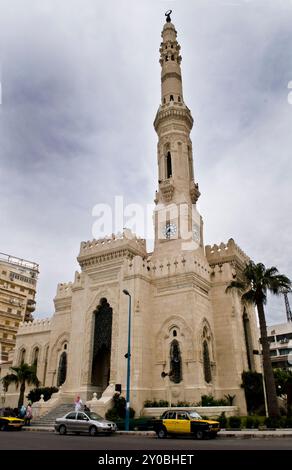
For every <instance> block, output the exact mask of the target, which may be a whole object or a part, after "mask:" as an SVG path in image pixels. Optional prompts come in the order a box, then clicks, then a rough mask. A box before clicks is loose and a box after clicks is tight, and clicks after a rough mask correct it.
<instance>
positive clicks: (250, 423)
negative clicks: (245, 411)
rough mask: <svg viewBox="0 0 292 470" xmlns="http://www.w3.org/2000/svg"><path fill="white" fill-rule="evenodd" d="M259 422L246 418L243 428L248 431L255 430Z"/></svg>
mask: <svg viewBox="0 0 292 470" xmlns="http://www.w3.org/2000/svg"><path fill="white" fill-rule="evenodd" d="M259 424H260V420H259V419H258V418H256V417H254V416H247V417H246V420H245V427H246V428H249V429H257V428H258V427H259Z"/></svg>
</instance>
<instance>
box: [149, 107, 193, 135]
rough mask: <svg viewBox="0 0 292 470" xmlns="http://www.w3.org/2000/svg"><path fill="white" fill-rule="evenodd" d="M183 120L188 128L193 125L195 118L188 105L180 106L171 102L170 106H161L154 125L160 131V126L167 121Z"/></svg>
mask: <svg viewBox="0 0 292 470" xmlns="http://www.w3.org/2000/svg"><path fill="white" fill-rule="evenodd" d="M173 120H176V121H183V122H184V123H185V124H186V126H187V128H188V130H191V129H192V127H193V123H194V120H193V118H192V115H191V112H190V110H189V109H188V108H187V106H185V105H183V106H181V105H180V106H179V105H178V104H176V103H174V102H171V104H169V106H168V107H166V108H164V107H162V106H160V108H159V110H158V112H157V114H156V117H155V121H154V127H155V130H156V132H157V133H159V127H160V126H161V125H163V124H165V122H166V121H173Z"/></svg>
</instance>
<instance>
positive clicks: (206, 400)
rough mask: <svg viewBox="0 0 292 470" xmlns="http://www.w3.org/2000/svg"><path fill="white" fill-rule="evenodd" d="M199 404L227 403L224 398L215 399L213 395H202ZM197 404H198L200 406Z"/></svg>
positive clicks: (224, 404) (214, 404)
mask: <svg viewBox="0 0 292 470" xmlns="http://www.w3.org/2000/svg"><path fill="white" fill-rule="evenodd" d="M200 405H201V406H227V405H228V403H227V401H226V400H224V398H220V399H219V400H216V399H215V398H214V397H213V395H202V396H201V404H200ZM200 405H199V406H200Z"/></svg>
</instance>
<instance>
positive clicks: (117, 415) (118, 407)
mask: <svg viewBox="0 0 292 470" xmlns="http://www.w3.org/2000/svg"><path fill="white" fill-rule="evenodd" d="M113 402H114V403H113V406H112V408H111V409H109V410H108V411H107V412H106V414H105V417H106V418H107V419H109V420H111V421H117V420H118V419H125V417H126V399H125V398H124V397H122V396H121V395H120V394H119V393H115V394H114V396H113ZM134 416H135V410H134V409H133V408H131V407H130V418H134Z"/></svg>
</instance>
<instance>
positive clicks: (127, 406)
mask: <svg viewBox="0 0 292 470" xmlns="http://www.w3.org/2000/svg"><path fill="white" fill-rule="evenodd" d="M123 293H124V294H125V295H127V296H128V297H129V314H128V352H127V354H126V355H125V357H126V359H127V394H126V420H125V431H129V427H130V380H131V294H130V293H129V291H127V289H124V290H123Z"/></svg>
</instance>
